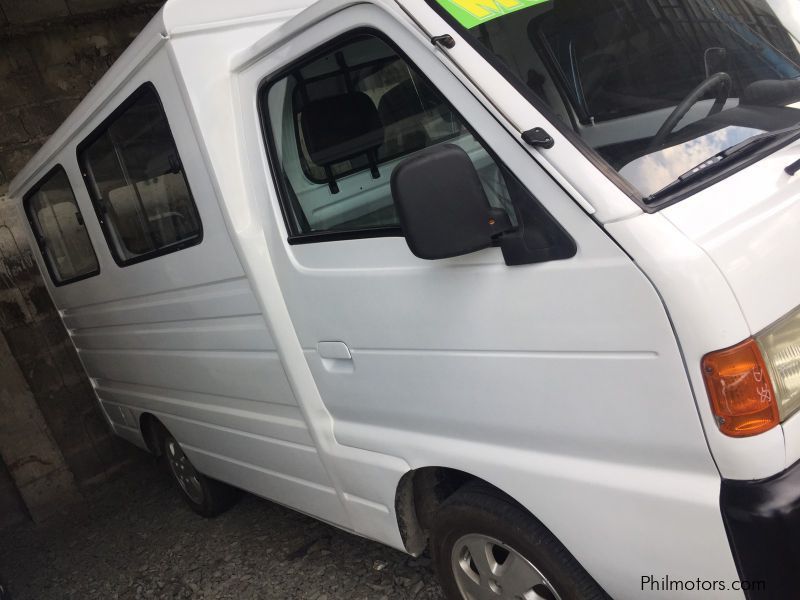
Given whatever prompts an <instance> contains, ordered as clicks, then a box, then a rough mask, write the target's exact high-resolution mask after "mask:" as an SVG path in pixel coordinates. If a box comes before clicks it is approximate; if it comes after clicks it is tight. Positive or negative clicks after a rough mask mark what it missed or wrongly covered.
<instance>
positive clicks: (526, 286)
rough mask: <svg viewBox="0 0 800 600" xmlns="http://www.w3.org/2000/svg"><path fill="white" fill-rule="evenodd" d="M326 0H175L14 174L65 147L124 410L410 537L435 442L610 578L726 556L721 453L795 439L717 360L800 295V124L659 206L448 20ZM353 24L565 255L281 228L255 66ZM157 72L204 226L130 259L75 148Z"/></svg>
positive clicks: (111, 408)
mask: <svg viewBox="0 0 800 600" xmlns="http://www.w3.org/2000/svg"><path fill="white" fill-rule="evenodd" d="M266 4H268V5H269V7H268V8H265V5H266ZM310 4H311V3H310V2H308V1H305V0H279V1H277V2H270V3H265V2H263V1H261V0H229V1H227V2H196V1H195V0H170V1H169V2H168V3H167V4H166V6H165V8H164V9H163V10H162V11H161V12H160V13H159V15H158V16H157V17H156V18H155V19H154V21H153V22H152V23H151V24H150V25H149V26H148V27H147V28H146V29H145V30H144V32H143V33H142V35H141V36H140V37H139V38H138V39H137V40H136V41H135V42H134V43H133V44H132V46H131V47H130V48H129V49H128V50H127V51H126V53H125V54H124V55H123V57H122V58H121V59H120V60H119V61H118V63H117V64H116V65H115V66H114V67H113V68H112V69H111V70H110V71H109V73H108V74H107V75H106V76H105V77H104V78H103V79H102V80H101V82H100V83H99V84H98V85H97V86H96V87H95V89H94V90H93V92H92V93H91V94H90V95H89V96H88V97H87V98H86V100H85V101H84V102H83V103H82V104H81V106H80V107H79V109H78V110H77V111H76V112H75V113H74V114H73V115H72V116H71V117H70V118H69V119H68V120H67V121H66V122H65V124H64V125H63V126H62V127H61V128H60V129H59V130H58V132H57V133H56V134H55V135H54V136H53V138H51V140H50V141H48V143H47V144H46V145H45V146H44V148H43V149H42V150H41V151H40V152H39V153H38V154H37V155H36V157H35V158H34V159H33V160H32V161H31V163H30V164H29V165H28V166H27V167H26V168H25V169H24V170H23V171H22V173H21V174H20V175H19V176H18V177H17V178H16V179H15V180H14V182H13V183H12V186H11V195H12V197H14V198H16V199H17V200H18V201H20V204H21V197H22V196H23V195H24V194H25V192H26V191H27V190H28V189H30V188H31V186H32V185H34V184H35V183H36V182H37V181H38V180H39V179H40V178H41V176H42V175H43V174H44V173H46V172H47V171H48V170H49V169H50V168H52V167H53V166H54V165H56V164H61V165H63V167H64V168H65V169H66V171H67V173H68V175H69V178H70V181H71V184H72V186H73V188H74V190H75V194H76V197H77V202H78V205H79V207H80V208H81V211H82V213H83V215H84V216H85V217H86V224H87V225H86V226H87V229H88V231H89V234H90V236H91V238H92V241H93V244H94V247H95V250H96V252H97V255H98V260H99V263H100V268H101V273H100V275H98V276H96V277H93V278H89V279H86V280H84V281H80V282H78V283H75V284H72V285H67V286H64V287H54V286H53V285H52V284H51V282H50V281H49V279H48V278H47V275H46V274H45V279H46V281H48V286H49V288H50V292H51V294H52V296H53V299H54V301H55V303H56V305H57V306H58V308H59V310H60V311H61V314H62V316H63V319H64V323H65V325H66V326H67V328H68V330H69V333H70V336H71V337H72V340H73V342H74V343H75V346H76V348H77V349H78V352H79V355H80V357H81V360H82V361H83V364H84V365H85V367H86V370H87V372H88V374H89V376H90V377H91V379H92V382H93V385H94V386H95V389H96V392H97V395H98V398H99V400H100V403H101V406H102V407H103V409H104V411H105V413H106V415H107V416H108V418H109V421H110V422H111V424H112V426H113V428H114V429H115V431H116V432H117V433H118V434H119V435H121V436H123V437H125V438H127V439H129V440H131V441H133V442H134V443H137V444H139V445H143V444H144V441H143V439H142V436H141V433H140V430H139V419H140V416H141V415H142V414H144V413H151V414H153V415H155V416H157V417H158V418H159V419H160V420H162V421H163V422H164V424H165V425H166V426H167V427H168V428H169V430H170V431H171V432H172V433H173V435H174V436H175V437H176V439H177V440H178V441H179V442H180V443H181V445H182V447H183V448H184V449H185V451H186V453H187V455H188V456H189V457H190V459H191V461H192V462H193V463H194V464H195V466H196V467H197V468H198V469H199V470H200V471H201V472H203V473H206V474H208V475H210V476H212V477H215V478H218V479H220V480H223V481H227V482H229V483H232V484H234V485H237V486H239V487H242V488H244V489H246V490H249V491H251V492H254V493H256V494H259V495H262V496H264V497H267V498H271V499H273V500H275V501H278V502H281V503H284V504H286V505H289V506H291V507H293V508H296V509H298V510H301V511H303V512H306V513H309V514H311V515H314V516H316V517H318V518H321V519H323V520H326V521H328V522H331V523H334V524H336V525H338V526H340V527H343V528H346V529H349V530H351V531H354V532H357V533H359V534H361V535H364V536H368V537H371V538H373V539H376V540H380V541H382V542H384V543H387V544H390V545H392V546H394V547H396V548H400V549H403V540H402V538H401V535H400V531H399V528H398V523H397V516H396V515H395V495H396V491H397V484H398V482H399V481H400V479H401V477H402V476H403V475H404V474H405V473H407V472H408V471H409V470H411V469H416V468H420V467H425V466H445V467H450V468H454V469H459V470H463V471H465V472H468V473H471V474H473V475H475V476H477V477H480V478H482V479H484V480H486V481H489V482H491V483H492V484H494V485H496V486H497V487H499V488H500V489H502V490H504V491H505V492H506V493H508V494H509V495H511V496H512V497H514V498H515V499H517V500H518V501H519V502H520V503H521V504H523V505H524V506H526V507H527V508H528V509H530V511H531V512H532V513H533V514H535V515H536V516H537V517H538V518H539V519H540V520H542V521H543V522H544V523H545V524H546V525H547V526H548V527H549V528H550V529H551V530H552V531H553V532H554V533H555V535H556V536H557V537H558V538H559V539H560V540H561V541H562V542H563V543H564V544H565V545H566V546H567V547H568V548H569V550H570V551H571V552H572V553H573V554H574V555H575V556H576V557H577V558H578V559H579V560H580V562H581V563H582V564H583V565H584V566H585V567H586V568H587V570H588V571H589V572H590V573H591V574H592V576H593V577H595V578H596V579H597V581H598V582H600V583H601V584H602V585H603V587H604V588H605V589H606V590H607V591H608V592H609V593H611V594H612V596H614V597H615V598H637V597H639V595H640V587H639V585H640V578H641V576H642V575H644V574H649V573H652V572H653V570H654V569H655V570H657V571H658V572H662V573H669V575H670V577H674V578H675V579H692V580H693V579H695V578H697V577H698V576H701V577H702V578H704V579H709V580H725V581H731V580H734V579H736V569H735V566H734V564H733V558H732V555H731V550H730V547H729V545H728V540H727V537H726V534H725V529H724V527H723V524H722V519H721V516H720V511H719V489H720V474H722V475H723V476H725V477H729V478H736V479H753V478H761V477H767V476H769V475H772V474H775V473H777V472H779V471H780V470H782V469H784V468H785V467H786V466H788V465H789V464H792V463H793V462H795V461H796V460H798V459H800V417H795V418H794V419H790V420H789V421H787V422H786V423H785V424H784V426H783V428H775V429H773V430H771V431H769V432H767V433H765V434H762V435H759V436H756V437H752V438H746V439H733V438H729V437H725V436H723V435H722V434H721V433H720V432H719V430H718V429H717V427H716V424H715V422H714V417H713V415H712V414H711V409H710V406H709V403H708V401H707V398H706V393H705V390H704V384H703V380H702V373H701V372H700V360H701V359H702V357H703V355H705V354H706V353H707V352H709V351H712V350H716V349H719V348H724V347H727V346H730V345H733V344H735V343H737V342H740V341H742V340H743V339H745V338H747V337H748V336H750V335H751V334H753V333H755V332H757V331H758V330H760V329H762V328H763V327H765V326H766V325H768V324H770V323H772V322H774V321H775V320H777V319H778V318H779V317H781V316H782V315H783V314H785V313H787V312H788V311H789V310H790V309H792V308H794V307H795V306H796V305H797V304H800V279H798V278H797V277H794V276H793V273H792V271H791V269H792V258H793V257H794V256H796V255H797V253H798V251H800V247H799V245H800V242H798V238H797V235H796V231H797V224H798V221H800V209H798V208H797V196H798V192H800V183H796V182H793V181H792V180H790V179H789V178H788V176H783V175H781V172H782V169H783V167H785V166H786V165H787V164H788V163H789V162H791V161H793V160H796V159H797V158H798V155H800V150H798V145H795V146H792V147H788V148H785V149H783V150H781V151H780V152H778V153H775V154H774V155H773V156H771V157H769V158H767V159H764V160H762V161H761V162H759V163H757V164H755V165H753V166H751V167H749V168H748V169H745V170H743V171H741V172H740V173H738V174H736V175H734V176H732V177H730V178H729V179H727V180H725V181H723V182H721V183H719V184H717V185H715V186H712V187H709V188H707V189H705V190H704V191H702V192H700V193H698V194H696V195H695V197H693V198H691V201H685V202H682V203H679V204H676V205H675V206H673V207H671V208H669V209H666V210H664V211H662V212H661V213H658V214H652V215H648V214H644V213H643V211H642V210H641V209H640V208H639V207H638V206H637V205H636V204H635V203H634V202H633V201H632V200H631V199H630V198H629V197H628V196H627V195H626V194H625V193H624V192H623V191H622V190H621V189H620V187H618V186H617V185H616V184H615V183H614V182H612V181H611V180H610V179H609V178H608V177H606V175H604V174H603V173H602V172H601V171H600V170H599V169H598V168H597V167H596V166H595V165H594V164H592V162H591V161H590V160H589V159H587V158H586V157H585V156H584V154H582V153H581V152H580V151H579V150H578V149H577V148H576V147H575V146H574V145H572V144H571V143H570V142H569V141H568V140H567V139H566V138H564V137H562V136H560V135H558V134H557V133H556V132H554V136H555V138H556V146H555V148H554V149H553V150H552V151H547V152H544V151H539V150H534V149H532V148H530V147H527V146H524V145H522V144H521V143H520V141H519V137H520V134H521V132H522V131H525V130H527V129H530V128H532V127H534V126H546V125H547V124H548V123H547V121H546V119H545V117H544V116H543V115H542V114H540V113H539V112H538V111H536V109H534V108H533V107H532V106H531V104H530V103H529V102H527V101H526V100H525V99H524V98H523V97H522V96H521V95H520V94H519V93H518V92H517V91H516V90H515V89H514V88H513V87H512V86H511V85H510V84H509V83H508V82H507V80H506V79H504V78H503V77H502V76H501V75H500V74H499V73H497V72H496V71H494V70H493V69H492V68H491V67H490V66H489V65H488V63H486V62H485V61H484V59H483V58H482V57H481V56H480V55H479V54H478V53H477V52H476V51H475V50H473V49H472V47H470V46H469V45H468V44H465V43H459V44H457V45H456V47H455V48H454V49H453V50H452V51H446V52H445V51H444V50H442V49H441V48H439V47H434V46H432V45H431V44H430V41H429V36H431V35H439V34H443V33H450V34H452V35H453V36H455V37H457V36H458V34H457V33H456V32H455V31H453V30H452V29H450V27H449V26H448V25H446V24H445V23H444V22H443V21H442V20H441V18H440V17H438V16H437V15H436V14H435V13H434V12H433V11H432V10H431V9H430V7H429V6H428V4H426V3H425V2H424V1H423V0H402V2H400V3H396V2H394V1H392V0H372V1H370V2H356V1H353V0H325V1H323V2H320V3H317V4H314V5H313V6H310V7H309V8H306V7H308V6H309V5H310ZM304 8H305V10H302V9H304ZM301 11H302V12H301ZM295 15H296V16H295ZM292 17H294V18H292ZM358 27H370V28H373V29H378V30H379V31H381V32H382V33H383V34H385V35H387V36H388V37H389V38H390V39H392V40H393V41H394V42H395V43H396V44H398V45H399V46H400V48H401V49H402V51H403V52H404V53H405V54H406V55H407V56H408V57H409V58H410V59H411V60H412V61H413V62H414V64H415V65H416V66H417V67H418V68H419V69H420V70H421V71H422V72H423V73H424V74H425V75H426V76H427V77H428V78H429V79H430V80H431V81H432V82H433V84H434V86H435V87H436V88H438V89H439V90H440V91H441V92H442V93H443V95H444V96H446V97H447V98H448V100H449V101H450V102H451V103H452V104H453V105H454V106H455V107H456V109H458V111H459V112H460V113H461V114H462V115H466V116H467V117H468V119H469V122H470V125H471V126H472V127H473V128H474V129H475V131H476V132H477V133H478V134H479V135H480V136H481V138H482V139H483V140H484V141H485V142H486V143H488V144H489V146H490V147H491V148H492V149H493V150H494V152H495V153H497V155H499V157H500V158H501V159H502V161H503V162H504V163H505V164H506V165H508V166H509V168H511V169H512V170H513V171H514V172H515V173H516V174H517V175H518V177H519V178H520V180H521V181H522V183H523V184H524V185H525V186H526V187H527V188H528V189H530V190H531V191H533V192H534V193H535V195H536V196H537V198H538V199H539V200H540V201H541V203H542V204H543V205H544V206H545V207H546V208H547V210H548V211H549V212H550V213H551V214H552V215H553V216H554V217H555V218H556V219H557V220H558V222H559V223H560V224H561V225H562V226H563V227H564V228H565V229H566V230H567V231H568V232H569V233H570V235H571V236H572V237H573V238H574V239H575V240H576V242H577V245H578V248H579V250H578V254H577V255H576V256H575V257H573V258H572V259H569V260H565V261H561V262H551V263H545V264H541V265H533V266H528V267H521V268H509V267H507V266H506V265H505V263H504V262H503V259H502V256H501V254H500V251H499V250H498V249H488V250H484V251H482V252H479V253H475V254H472V255H469V256H465V257H460V258H456V259H449V260H445V261H438V262H436V263H431V262H423V261H421V260H418V259H416V258H414V257H413V255H412V254H411V253H410V252H409V251H408V248H407V246H406V244H405V241H404V240H403V239H402V238H391V237H388V238H370V239H358V240H348V241H339V242H329V243H326V244H307V245H295V246H292V245H289V244H288V242H287V231H286V226H285V223H284V220H283V217H282V215H281V209H280V206H279V204H278V199H277V197H276V188H275V182H274V181H273V179H272V175H271V170H270V168H269V165H268V163H267V158H266V153H265V147H264V141H263V137H262V136H261V125H260V121H259V117H258V113H257V101H256V98H257V92H258V89H259V86H260V85H261V83H262V82H263V81H264V80H265V78H267V77H269V76H270V75H271V74H273V73H275V72H276V71H279V70H280V69H281V68H282V67H284V66H285V65H287V64H288V63H290V62H291V61H292V60H294V59H296V58H298V57H301V56H303V55H305V54H306V53H307V52H308V51H309V50H311V49H313V48H315V47H317V46H319V45H321V44H323V43H325V42H327V41H328V40H330V39H332V38H333V37H335V36H337V35H339V34H341V33H344V32H346V31H348V30H352V29H355V28H358ZM148 81H149V82H152V83H154V84H155V87H156V89H157V90H158V93H159V95H160V97H161V100H162V102H163V104H164V108H165V111H166V114H167V117H168V120H169V124H170V127H171V130H172V133H173V135H174V137H175V140H176V143H177V146H178V151H179V153H180V155H181V158H182V163H183V165H184V167H185V169H186V172H187V177H188V179H189V181H190V183H191V188H192V192H193V195H194V198H195V201H196V203H197V206H198V210H199V212H200V217H201V219H202V222H203V229H204V239H203V241H202V243H201V244H199V245H197V246H194V247H191V248H188V249H186V250H182V251H180V252H175V253H172V254H168V255H165V256H162V257H159V258H156V259H153V260H150V261H146V262H142V263H139V264H136V265H133V266H129V267H125V268H120V267H118V266H117V264H116V263H115V262H114V260H113V258H112V256H111V254H110V251H109V250H108V246H107V245H106V243H105V240H104V237H103V233H102V231H101V227H100V224H99V223H98V221H97V219H96V218H94V209H93V207H92V204H91V200H90V198H89V194H88V191H87V189H86V186H85V185H84V182H83V179H82V175H81V172H80V168H79V166H78V163H77V161H76V148H77V146H78V144H79V143H80V142H81V141H82V140H83V139H84V138H85V136H86V135H87V134H88V133H89V132H90V131H92V130H93V129H94V128H95V127H96V126H97V125H98V124H99V123H101V122H102V121H103V120H104V119H105V118H106V117H107V116H108V115H109V114H110V113H111V112H112V111H113V110H114V109H115V108H116V107H117V106H118V105H119V104H120V103H121V102H122V101H123V100H125V98H127V97H128V96H129V95H130V94H131V93H132V92H133V91H134V90H135V89H137V88H138V87H139V86H140V85H141V84H143V83H144V82H148ZM548 130H549V131H553V129H552V128H549V129H548ZM37 260H39V262H40V266H41V267H42V269H43V272H45V273H46V270H45V269H44V264H43V263H42V258H41V256H39V255H38V254H37ZM683 596H685V597H687V598H691V597H695V596H693V595H692V593H689V592H687V593H685V594H683ZM696 597H708V594H707V593H703V592H698V593H697V596H696ZM732 597H736V594H735V593H732Z"/></svg>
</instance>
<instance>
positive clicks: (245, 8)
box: [8, 0, 316, 197]
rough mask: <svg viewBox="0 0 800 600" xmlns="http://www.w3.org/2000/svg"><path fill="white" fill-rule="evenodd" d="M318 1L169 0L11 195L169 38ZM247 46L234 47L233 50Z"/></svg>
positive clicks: (278, 16)
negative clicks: (199, 0) (204, 0)
mask: <svg viewBox="0 0 800 600" xmlns="http://www.w3.org/2000/svg"><path fill="white" fill-rule="evenodd" d="M314 2H316V0H224V1H219V0H211V1H208V2H198V1H197V0H167V2H166V4H164V6H163V7H162V8H161V10H159V11H158V13H157V14H156V15H155V16H154V17H153V19H152V20H151V21H150V22H149V23H148V24H147V25H146V26H145V28H144V29H143V30H142V31H141V33H140V34H139V35H138V36H137V37H136V39H135V40H133V42H132V43H131V44H130V46H128V48H127V49H126V50H125V51H124V52H123V53H122V54H121V55H120V57H119V58H118V59H117V61H116V62H115V63H114V64H113V65H112V66H111V68H110V69H109V70H108V72H107V73H106V74H105V75H104V76H103V77H102V78H101V79H100V80H99V81H98V82H97V84H96V85H95V86H94V87H93V88H92V90H91V91H90V92H89V93H88V94H87V95H86V97H85V98H84V99H83V100H82V101H81V102H80V104H78V106H77V107H76V108H75V110H74V111H73V112H72V114H70V116H69V117H67V119H66V120H65V121H64V123H62V124H61V126H60V127H59V128H58V129H57V130H56V131H55V132H54V133H53V134H52V135H51V136H50V138H49V139H48V140H47V141H46V142H45V143H44V145H43V146H42V147H41V148H40V149H39V151H38V152H36V154H35V155H34V156H33V158H31V160H30V161H28V163H27V164H26V165H25V166H24V167H23V168H22V170H21V171H20V172H19V173H18V174H17V175H16V177H14V179H13V180H12V181H11V184H10V185H9V190H8V194H9V196H12V197H14V196H19V195H21V194H22V193H23V192H24V190H25V188H27V187H29V186H30V185H32V184H33V183H34V181H33V180H34V178H35V177H38V176H39V174H40V171H41V170H42V169H43V168H44V167H46V166H48V165H49V161H50V159H51V158H52V157H53V156H54V155H55V154H57V153H59V152H60V151H61V150H62V149H63V148H64V146H65V145H67V144H68V143H69V141H70V140H71V139H72V138H73V136H75V135H76V134H77V133H78V132H79V131H80V130H81V129H82V128H83V127H84V126H85V124H86V122H87V121H88V120H89V119H91V118H92V116H93V115H95V114H96V113H97V112H98V111H100V110H102V109H103V107H104V106H105V104H106V103H107V102H108V101H109V98H110V97H111V96H112V95H113V94H114V93H116V91H117V90H118V89H119V88H120V87H121V86H122V85H124V84H125V82H126V81H127V79H128V77H129V76H130V74H131V73H132V72H133V71H134V70H135V69H136V68H137V67H138V66H140V65H141V64H143V63H144V62H145V61H146V60H147V59H148V58H149V57H150V56H151V54H152V53H153V52H154V51H155V50H156V49H157V48H158V46H159V45H161V44H162V43H163V42H164V40H166V39H169V38H171V37H175V36H178V35H185V34H191V33H196V32H199V31H203V30H210V29H219V28H225V27H232V26H236V25H239V24H246V23H248V22H254V21H261V20H264V19H268V20H271V21H288V20H289V19H290V18H291V17H293V16H294V15H296V14H297V13H299V12H300V11H302V10H303V9H304V8H307V7H308V6H310V5H312V4H314ZM239 50H241V48H232V49H231V53H232V54H233V53H235V52H236V51H239Z"/></svg>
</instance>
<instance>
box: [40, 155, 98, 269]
mask: <svg viewBox="0 0 800 600" xmlns="http://www.w3.org/2000/svg"><path fill="white" fill-rule="evenodd" d="M25 210H26V211H27V213H28V219H29V220H30V222H31V227H32V228H33V231H34V234H35V235H36V239H37V242H38V243H39V247H40V248H41V250H42V256H44V259H45V262H46V264H47V267H48V270H49V271H50V276H51V277H52V279H53V282H54V283H56V284H59V285H62V284H65V283H70V282H72V281H77V280H78V279H83V278H85V277H89V276H91V275H96V274H97V273H98V272H99V265H98V264H97V256H95V253H94V248H93V247H92V242H91V240H90V239H89V233H88V232H87V231H86V226H85V224H84V221H83V215H81V211H80V209H79V208H78V203H77V202H76V201H75V195H74V194H73V192H72V187H71V186H70V184H69V179H68V178H67V174H66V172H65V171H64V169H62V168H61V167H58V168H57V169H56V170H54V171H52V172H51V173H50V174H49V175H48V176H47V177H46V178H45V179H44V180H43V181H42V182H41V183H40V184H39V185H38V186H37V187H36V188H35V189H34V191H32V192H31V193H29V194H28V195H27V196H26V199H25Z"/></svg>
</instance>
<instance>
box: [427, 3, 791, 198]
mask: <svg viewBox="0 0 800 600" xmlns="http://www.w3.org/2000/svg"><path fill="white" fill-rule="evenodd" d="M430 1H431V2H432V4H433V5H434V7H436V8H437V10H439V12H440V13H442V14H443V15H444V16H445V17H446V18H448V19H449V20H450V21H451V22H454V23H455V24H457V25H458V26H459V27H461V28H462V31H463V32H464V33H465V35H466V36H467V37H468V38H469V39H470V41H471V42H472V43H473V44H475V45H476V46H477V47H478V48H480V49H481V50H483V51H484V52H486V53H489V54H490V55H491V57H492V58H493V59H494V60H495V62H498V61H499V63H500V64H501V65H502V68H501V71H503V72H504V74H505V75H506V76H507V77H509V78H510V79H512V82H513V83H515V84H516V85H517V86H518V87H519V86H524V88H527V91H529V92H531V93H533V94H535V96H536V97H538V99H539V100H540V101H541V102H544V103H545V104H546V105H547V106H548V107H549V108H550V109H551V111H552V112H553V113H554V114H555V115H556V116H557V118H558V119H560V120H561V121H562V123H563V124H564V125H565V126H566V127H569V128H571V129H572V130H573V131H574V132H575V133H576V134H577V135H578V136H580V138H582V140H583V141H584V142H585V143H586V144H587V145H588V146H589V147H591V148H592V149H593V150H594V151H596V152H597V153H598V154H599V155H600V156H601V157H602V158H603V159H604V160H605V161H606V162H607V163H608V164H610V165H611V166H612V167H613V168H614V169H615V170H616V171H617V172H618V173H620V174H621V175H622V176H623V177H624V178H625V179H627V181H628V182H629V183H630V184H631V185H633V186H634V187H635V188H636V189H638V191H639V192H640V193H641V195H642V197H643V198H645V199H646V198H648V197H651V196H654V195H655V194H656V193H657V192H659V191H660V190H662V189H664V188H666V187H667V186H669V185H670V184H671V183H673V182H674V181H676V180H679V179H680V178H681V176H682V175H684V174H685V173H686V172H687V171H690V170H692V169H693V168H695V167H696V166H697V165H699V164H701V163H703V162H704V161H707V160H709V159H711V158H713V157H715V156H717V155H719V154H720V153H723V152H724V151H725V150H727V149H729V148H731V147H732V146H735V145H737V144H741V143H742V142H745V141H746V140H747V139H748V138H751V137H753V136H757V135H760V134H763V133H765V132H772V131H778V130H784V129H789V128H791V127H792V126H794V125H796V124H797V123H798V122H800V66H798V65H800V43H798V40H797V39H796V38H795V37H793V34H792V32H791V31H792V29H791V28H792V27H794V28H795V29H794V31H795V32H797V31H798V23H797V22H794V21H791V20H790V17H789V16H788V15H790V14H792V12H793V10H794V9H793V8H791V6H790V5H791V4H793V3H796V2H797V1H798V0H430Z"/></svg>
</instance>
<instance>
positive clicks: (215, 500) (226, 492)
mask: <svg viewBox="0 0 800 600" xmlns="http://www.w3.org/2000/svg"><path fill="white" fill-rule="evenodd" d="M163 452H164V458H165V460H166V462H167V467H168V468H169V472H170V474H171V475H172V478H173V480H175V482H176V483H177V484H178V489H179V490H180V492H181V496H182V497H183V499H184V500H185V501H186V503H187V504H188V505H189V506H190V507H191V509H192V510H193V511H194V512H196V513H197V514H199V515H201V516H203V517H206V518H212V517H216V516H217V515H220V514H222V513H223V512H225V511H226V510H228V509H229V508H230V507H231V506H233V505H234V504H236V501H237V500H238V499H239V497H240V495H241V492H240V491H239V490H237V489H236V488H233V487H231V486H229V485H226V484H224V483H222V482H221V481H215V480H214V479H209V478H208V477H206V476H204V475H202V474H201V473H200V472H199V471H198V470H197V469H195V468H194V465H192V463H191V462H190V461H189V457H188V456H186V453H185V452H184V451H183V449H182V448H181V446H180V444H179V443H178V442H177V441H176V440H175V438H174V437H172V435H170V434H169V433H165V434H164V437H163Z"/></svg>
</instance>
